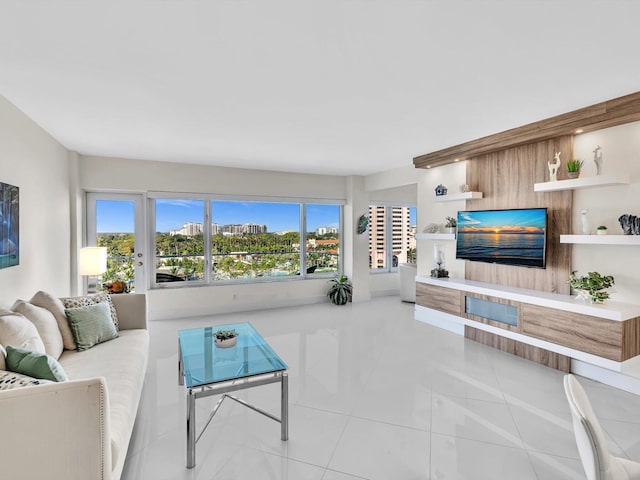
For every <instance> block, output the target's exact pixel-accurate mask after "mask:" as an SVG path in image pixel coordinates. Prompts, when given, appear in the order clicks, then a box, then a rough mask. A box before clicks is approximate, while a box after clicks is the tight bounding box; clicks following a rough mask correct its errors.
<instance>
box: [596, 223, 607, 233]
mask: <svg viewBox="0 0 640 480" xmlns="http://www.w3.org/2000/svg"><path fill="white" fill-rule="evenodd" d="M596 231H597V233H598V235H606V234H607V227H605V226H604V225H600V226H599V227H598V229H597V230H596Z"/></svg>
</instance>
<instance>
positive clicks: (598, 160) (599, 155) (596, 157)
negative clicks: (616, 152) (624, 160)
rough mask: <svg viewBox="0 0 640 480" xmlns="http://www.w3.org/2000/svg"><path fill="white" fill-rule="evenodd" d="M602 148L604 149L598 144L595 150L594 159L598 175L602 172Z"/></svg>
mask: <svg viewBox="0 0 640 480" xmlns="http://www.w3.org/2000/svg"><path fill="white" fill-rule="evenodd" d="M600 150H602V147H601V146H600V145H598V146H596V149H595V150H594V151H593V161H594V162H595V164H596V175H600V174H602V152H601V151H600Z"/></svg>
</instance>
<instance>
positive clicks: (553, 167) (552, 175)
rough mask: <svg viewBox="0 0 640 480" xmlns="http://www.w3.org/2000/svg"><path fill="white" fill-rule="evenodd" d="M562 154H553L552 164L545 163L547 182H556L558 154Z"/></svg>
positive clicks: (558, 165) (558, 162) (558, 166)
mask: <svg viewBox="0 0 640 480" xmlns="http://www.w3.org/2000/svg"><path fill="white" fill-rule="evenodd" d="M561 153H562V152H556V153H554V154H553V159H554V163H551V162H547V165H548V166H549V181H550V182H555V181H557V180H558V169H559V168H560V154H561Z"/></svg>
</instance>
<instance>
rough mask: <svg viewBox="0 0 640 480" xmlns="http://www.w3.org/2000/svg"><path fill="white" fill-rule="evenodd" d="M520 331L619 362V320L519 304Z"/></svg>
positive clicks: (620, 339)
mask: <svg viewBox="0 0 640 480" xmlns="http://www.w3.org/2000/svg"><path fill="white" fill-rule="evenodd" d="M521 319H522V333H524V334H525V335H530V336H532V337H536V338H540V339H542V340H547V341H549V342H553V343H557V344H559V345H564V346H565V347H570V348H575V349H576V350H581V351H583V352H587V353H591V354H593V355H598V356H600V357H604V358H608V359H610V360H615V361H617V362H621V361H622V360H623V358H622V357H623V354H622V333H623V322H616V321H614V320H606V319H603V318H596V317H591V316H589V315H582V314H579V313H574V312H567V311H564V310H555V309H552V308H546V307H539V306H537V305H529V304H522V311H521Z"/></svg>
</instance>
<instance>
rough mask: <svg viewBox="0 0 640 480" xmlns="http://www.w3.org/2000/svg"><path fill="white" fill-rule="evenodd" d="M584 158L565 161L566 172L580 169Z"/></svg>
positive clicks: (574, 171)
mask: <svg viewBox="0 0 640 480" xmlns="http://www.w3.org/2000/svg"><path fill="white" fill-rule="evenodd" d="M583 165H584V160H569V161H567V172H571V173H576V172H579V171H580V170H582V166H583Z"/></svg>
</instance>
